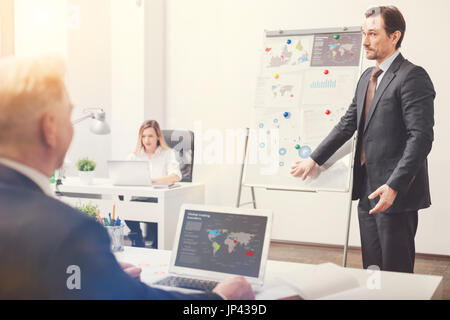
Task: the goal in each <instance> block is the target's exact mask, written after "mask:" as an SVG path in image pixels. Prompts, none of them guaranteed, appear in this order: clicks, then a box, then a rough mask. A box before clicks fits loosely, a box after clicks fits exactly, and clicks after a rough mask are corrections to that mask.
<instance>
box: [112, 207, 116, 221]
mask: <svg viewBox="0 0 450 320" xmlns="http://www.w3.org/2000/svg"><path fill="white" fill-rule="evenodd" d="M114 219H116V204H113V220H114Z"/></svg>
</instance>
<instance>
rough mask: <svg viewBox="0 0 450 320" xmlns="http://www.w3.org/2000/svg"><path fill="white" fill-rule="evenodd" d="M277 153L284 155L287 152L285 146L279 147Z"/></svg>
mask: <svg viewBox="0 0 450 320" xmlns="http://www.w3.org/2000/svg"><path fill="white" fill-rule="evenodd" d="M278 153H279V154H280V156H284V155H286V153H287V150H286V149H285V148H281V149H280V151H278Z"/></svg>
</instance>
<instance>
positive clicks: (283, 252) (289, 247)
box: [269, 242, 450, 300]
mask: <svg viewBox="0 0 450 320" xmlns="http://www.w3.org/2000/svg"><path fill="white" fill-rule="evenodd" d="M343 256H344V255H343V249H338V248H328V247H317V246H309V245H302V244H291V243H281V242H272V243H271V244H270V249H269V259H270V260H279V261H289V262H300V263H310V264H320V263H324V262H333V263H336V264H338V265H342V259H343ZM347 266H348V267H350V268H362V260H361V250H359V249H351V250H349V252H348V255H347ZM414 272H415V273H419V274H429V275H439V276H443V277H444V279H443V281H444V283H443V285H444V292H443V298H444V299H445V300H450V258H447V257H442V258H441V257H422V256H419V257H416V264H415V267H414Z"/></svg>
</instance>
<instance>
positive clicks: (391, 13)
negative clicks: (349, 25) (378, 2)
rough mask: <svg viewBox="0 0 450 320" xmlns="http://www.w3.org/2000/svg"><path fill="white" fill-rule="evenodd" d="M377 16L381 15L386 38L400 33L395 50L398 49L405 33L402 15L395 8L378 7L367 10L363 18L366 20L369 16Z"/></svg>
mask: <svg viewBox="0 0 450 320" xmlns="http://www.w3.org/2000/svg"><path fill="white" fill-rule="evenodd" d="M378 14H381V17H382V18H383V20H384V29H385V30H386V33H387V35H388V36H390V35H391V34H393V33H394V32H395V31H400V32H401V34H402V35H401V36H400V39H399V40H398V42H397V45H396V49H398V48H400V46H401V45H402V41H403V38H404V37H405V31H406V22H405V18H403V15H402V13H401V12H400V10H398V8H397V7H395V6H380V7H374V8H370V9H368V10H367V11H366V13H365V16H366V18H369V17H371V16H377V15H378Z"/></svg>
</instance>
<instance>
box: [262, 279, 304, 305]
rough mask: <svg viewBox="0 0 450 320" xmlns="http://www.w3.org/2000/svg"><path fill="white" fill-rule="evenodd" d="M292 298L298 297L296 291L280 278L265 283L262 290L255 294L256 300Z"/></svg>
mask: <svg viewBox="0 0 450 320" xmlns="http://www.w3.org/2000/svg"><path fill="white" fill-rule="evenodd" d="M293 296H299V291H298V289H297V288H296V287H295V286H293V285H292V284H291V283H289V282H288V281H287V280H285V279H283V278H280V277H274V278H271V280H270V281H266V283H265V284H264V286H263V287H262V289H261V290H260V291H259V292H256V293H255V299H256V300H279V299H283V298H290V297H293Z"/></svg>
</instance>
